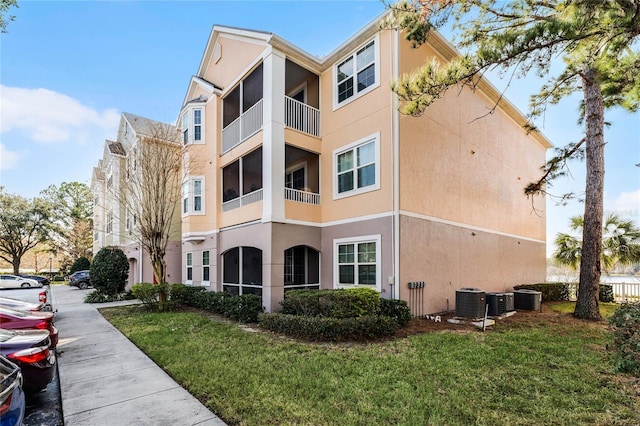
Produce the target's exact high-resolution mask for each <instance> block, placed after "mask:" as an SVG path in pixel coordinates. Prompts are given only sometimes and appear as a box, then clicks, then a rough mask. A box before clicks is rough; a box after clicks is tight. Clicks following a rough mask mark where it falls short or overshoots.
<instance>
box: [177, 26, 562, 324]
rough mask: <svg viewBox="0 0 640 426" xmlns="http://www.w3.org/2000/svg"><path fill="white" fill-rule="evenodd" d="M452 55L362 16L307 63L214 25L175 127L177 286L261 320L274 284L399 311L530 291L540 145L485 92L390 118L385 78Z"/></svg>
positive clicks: (539, 224) (268, 38) (263, 39)
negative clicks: (254, 310) (467, 290)
mask: <svg viewBox="0 0 640 426" xmlns="http://www.w3.org/2000/svg"><path fill="white" fill-rule="evenodd" d="M456 55H457V52H456V51H455V50H454V49H453V47H452V46H451V45H450V44H449V43H447V42H446V40H444V39H443V38H442V36H441V35H439V34H438V33H435V32H434V33H433V34H432V35H431V36H430V38H429V42H428V43H427V44H425V45H423V46H422V47H420V48H418V49H414V48H412V47H411V45H410V43H409V42H408V41H406V40H405V39H404V38H403V37H402V35H401V34H398V33H397V32H396V31H394V30H380V29H379V28H378V21H377V20H376V21H374V22H372V23H371V24H369V25H368V26H367V27H365V28H364V29H362V30H361V31H359V32H358V33H357V34H355V35H354V36H353V37H351V38H350V39H349V40H347V41H346V42H345V43H343V44H342V45H341V46H339V47H338V48H337V49H335V50H334V51H333V52H331V53H330V54H328V55H327V56H325V57H323V58H319V57H316V56H313V55H310V54H308V53H306V52H304V51H303V50H302V49H300V48H298V47H296V46H294V45H292V44H291V43H289V42H287V41H285V40H283V39H282V38H280V37H278V36H277V35H275V34H272V33H266V32H259V31H250V30H244V29H238V28H230V27H222V26H214V27H213V30H212V32H211V35H210V38H209V41H208V43H207V46H206V49H205V52H204V55H203V58H202V61H201V63H200V66H199V68H198V71H197V74H196V75H195V76H193V77H192V78H191V81H190V84H189V87H188V89H187V93H186V96H185V100H184V106H183V107H182V110H181V113H180V117H179V120H178V123H177V126H178V127H180V128H181V130H182V133H183V138H182V139H183V144H184V145H185V154H184V157H183V173H184V184H183V202H182V206H181V211H182V265H183V269H182V281H183V282H184V283H186V284H190V285H202V286H206V287H207V288H208V289H210V290H216V291H221V290H226V291H228V292H230V293H232V294H246V293H255V294H260V295H262V298H263V304H264V305H265V307H266V308H267V310H269V311H273V310H276V309H278V307H279V302H280V301H281V300H282V299H283V297H284V293H285V292H286V291H287V290H289V289H294V288H350V287H355V286H359V287H369V288H373V289H376V290H377V291H379V292H381V294H382V297H386V298H400V299H404V300H407V301H409V302H410V305H411V307H412V309H413V311H414V313H418V312H422V313H432V312H439V311H443V310H446V309H453V308H454V303H455V290H456V289H458V288H461V287H478V288H482V289H485V290H487V291H505V290H509V289H511V288H512V286H513V285H516V284H520V283H525V282H539V281H544V279H545V238H546V237H545V200H544V198H536V199H535V200H534V201H535V211H534V208H533V206H532V200H531V199H527V198H526V197H525V196H524V192H523V188H524V186H525V185H526V183H527V182H529V181H534V180H536V179H538V177H539V173H540V166H541V165H543V164H544V162H545V151H546V149H547V148H549V147H550V146H551V145H550V143H549V142H548V141H547V140H546V139H545V138H544V137H543V136H542V135H541V134H539V133H537V132H535V131H534V132H531V133H530V134H527V132H526V131H525V130H523V124H524V123H525V122H526V120H525V118H524V117H523V115H522V114H521V113H520V112H519V111H518V110H517V109H516V108H515V107H514V106H513V105H512V104H510V103H509V102H508V101H506V100H505V99H503V98H501V97H500V94H499V93H498V92H497V91H496V90H495V89H494V88H493V86H491V85H490V84H489V83H487V82H486V81H482V82H481V83H480V84H479V86H478V88H477V89H476V90H475V92H472V91H471V90H469V89H468V88H464V89H461V90H450V91H449V92H448V93H447V94H446V95H445V96H444V97H443V98H442V99H440V100H439V101H438V102H436V104H434V105H433V106H431V107H430V108H429V109H428V110H427V111H426V112H425V113H424V115H423V116H421V117H419V118H415V117H408V116H402V115H400V114H399V113H398V112H397V100H396V97H395V95H394V94H393V93H392V92H391V90H390V85H391V82H392V81H393V80H395V79H397V78H398V77H399V76H400V75H401V74H403V73H408V72H411V71H412V70H413V69H415V68H416V67H418V66H420V65H422V64H424V63H425V61H426V60H430V59H432V58H436V59H438V60H442V61H446V60H450V59H451V58H453V57H455V56H456ZM496 105H497V107H496V108H495V111H494V112H493V113H492V114H488V112H489V111H491V110H492V108H493V107H494V106H496ZM479 117H483V118H479ZM416 281H418V282H425V283H426V284H425V287H424V289H420V290H419V291H418V290H412V289H410V288H409V283H410V282H416Z"/></svg>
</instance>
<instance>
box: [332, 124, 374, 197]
mask: <svg viewBox="0 0 640 426" xmlns="http://www.w3.org/2000/svg"><path fill="white" fill-rule="evenodd" d="M369 142H374V150H375V166H376V172H375V183H374V184H373V185H368V186H364V187H362V188H357V181H358V176H357V156H356V155H354V156H353V185H354V188H353V189H352V190H350V191H345V192H338V161H337V157H338V155H340V154H342V153H344V152H346V151H354V152H355V150H356V148H358V147H359V146H360V145H366V144H367V143H369ZM332 162H333V199H334V200H338V199H341V198H346V197H351V196H354V195H359V194H364V193H366V192H371V191H376V190H378V189H380V166H381V165H380V132H376V133H373V134H371V135H369V136H366V137H364V138H361V139H358V140H357V141H355V142H352V143H350V144H349V145H345V146H342V147H340V148H337V149H334V150H333V152H332Z"/></svg>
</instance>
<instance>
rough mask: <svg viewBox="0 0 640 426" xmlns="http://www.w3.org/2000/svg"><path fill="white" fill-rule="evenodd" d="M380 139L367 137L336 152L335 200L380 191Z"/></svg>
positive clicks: (376, 136)
mask: <svg viewBox="0 0 640 426" xmlns="http://www.w3.org/2000/svg"><path fill="white" fill-rule="evenodd" d="M378 137H379V135H375V136H372V137H367V138H365V139H362V140H360V141H358V142H355V143H354V144H351V145H349V146H348V147H346V149H343V150H342V151H334V158H335V160H334V169H335V186H334V196H335V198H340V197H343V196H349V195H353V194H358V193H361V192H367V191H371V190H374V189H379V187H380V184H379V182H380V179H379V177H378V176H379V170H378V169H379V168H378V167H377V166H376V165H377V164H378V163H379V157H380V155H379V146H378V145H379V144H378Z"/></svg>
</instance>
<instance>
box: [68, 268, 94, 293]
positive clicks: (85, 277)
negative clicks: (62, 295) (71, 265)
mask: <svg viewBox="0 0 640 426" xmlns="http://www.w3.org/2000/svg"><path fill="white" fill-rule="evenodd" d="M69 285H70V286H74V287H78V288H79V289H82V290H84V289H86V288H89V286H91V278H90V277H89V271H88V270H84V271H76V272H74V273H73V274H71V275H69Z"/></svg>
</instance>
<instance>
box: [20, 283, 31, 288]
mask: <svg viewBox="0 0 640 426" xmlns="http://www.w3.org/2000/svg"><path fill="white" fill-rule="evenodd" d="M20 287H22V288H29V287H31V284H29V283H22V284H20Z"/></svg>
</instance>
